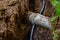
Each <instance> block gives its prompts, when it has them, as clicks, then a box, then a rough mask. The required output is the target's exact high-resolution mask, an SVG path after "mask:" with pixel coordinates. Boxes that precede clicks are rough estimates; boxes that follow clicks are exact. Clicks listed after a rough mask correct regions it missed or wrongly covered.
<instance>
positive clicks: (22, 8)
mask: <svg viewBox="0 0 60 40" xmlns="http://www.w3.org/2000/svg"><path fill="white" fill-rule="evenodd" d="M45 2H46V5H45V10H44V12H43V15H45V16H48V17H52V16H54V15H55V14H52V13H54V7H53V6H52V5H51V4H50V1H49V0H45ZM41 3H42V1H41V0H38V1H37V0H33V1H32V0H0V40H29V34H30V30H31V27H32V24H31V23H30V22H28V20H26V19H27V18H26V17H25V16H27V15H26V14H27V13H28V11H32V12H38V13H39V12H40V9H41V5H42V4H41ZM53 25H56V27H57V29H58V28H59V26H60V20H59V18H57V19H56V21H55V23H53ZM33 40H52V31H51V30H49V29H45V28H42V27H41V26H36V28H35V30H34V35H33Z"/></svg>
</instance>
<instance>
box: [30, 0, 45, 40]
mask: <svg viewBox="0 0 60 40" xmlns="http://www.w3.org/2000/svg"><path fill="white" fill-rule="evenodd" d="M44 7H45V0H42V8H41V11H40V14H43V11H44ZM34 28H35V25H34V24H33V25H32V28H31V33H30V40H32V38H33V31H34Z"/></svg>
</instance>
